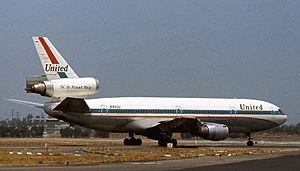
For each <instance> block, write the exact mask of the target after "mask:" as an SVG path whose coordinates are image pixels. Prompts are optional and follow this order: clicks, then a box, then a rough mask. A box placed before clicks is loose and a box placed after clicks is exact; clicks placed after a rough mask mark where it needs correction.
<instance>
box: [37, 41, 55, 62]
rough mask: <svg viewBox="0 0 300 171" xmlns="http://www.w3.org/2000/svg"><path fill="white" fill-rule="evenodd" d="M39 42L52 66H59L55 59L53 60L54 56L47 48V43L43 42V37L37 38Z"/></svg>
mask: <svg viewBox="0 0 300 171" xmlns="http://www.w3.org/2000/svg"><path fill="white" fill-rule="evenodd" d="M39 40H40V42H41V44H42V46H43V47H44V49H45V51H46V53H47V55H48V56H49V59H50V61H51V62H52V64H59V63H58V61H57V59H56V58H55V56H54V55H53V53H52V51H51V49H50V48H49V46H48V45H47V43H46V42H45V40H44V38H43V37H39Z"/></svg>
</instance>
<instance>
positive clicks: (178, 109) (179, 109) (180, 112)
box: [176, 106, 182, 117]
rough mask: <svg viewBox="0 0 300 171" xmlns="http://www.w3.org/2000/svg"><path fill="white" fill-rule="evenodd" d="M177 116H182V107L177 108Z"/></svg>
mask: <svg viewBox="0 0 300 171" xmlns="http://www.w3.org/2000/svg"><path fill="white" fill-rule="evenodd" d="M176 116H177V117H181V116H182V108H181V107H180V106H176Z"/></svg>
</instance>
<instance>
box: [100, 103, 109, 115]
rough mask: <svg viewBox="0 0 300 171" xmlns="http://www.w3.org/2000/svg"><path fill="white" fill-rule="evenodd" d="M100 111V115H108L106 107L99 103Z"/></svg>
mask: <svg viewBox="0 0 300 171" xmlns="http://www.w3.org/2000/svg"><path fill="white" fill-rule="evenodd" d="M100 112H101V115H102V116H107V115H108V109H107V106H105V105H101V108H100Z"/></svg>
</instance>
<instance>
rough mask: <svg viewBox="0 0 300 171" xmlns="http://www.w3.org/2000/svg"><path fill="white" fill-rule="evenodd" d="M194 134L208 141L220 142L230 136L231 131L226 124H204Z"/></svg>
mask: <svg viewBox="0 0 300 171" xmlns="http://www.w3.org/2000/svg"><path fill="white" fill-rule="evenodd" d="M193 134H195V135H198V136H200V137H202V138H204V139H207V140H212V141H219V140H224V139H226V138H227V137H228V136H229V129H228V127H227V126H226V125H224V124H216V123H204V124H201V125H199V126H198V127H197V129H196V130H195V131H194V133H193Z"/></svg>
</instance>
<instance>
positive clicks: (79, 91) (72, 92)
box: [26, 77, 99, 98]
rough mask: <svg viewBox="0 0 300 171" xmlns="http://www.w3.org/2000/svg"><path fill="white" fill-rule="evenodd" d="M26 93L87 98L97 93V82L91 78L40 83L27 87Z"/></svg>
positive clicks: (53, 96)
mask: <svg viewBox="0 0 300 171" xmlns="http://www.w3.org/2000/svg"><path fill="white" fill-rule="evenodd" d="M26 91H27V92H28V93H37V94H40V95H42V96H47V97H52V98H61V97H79V98H89V97H92V96H94V95H95V94H97V93H98V91H99V81H98V80H97V79H95V78H91V77H87V78H64V79H59V80H50V81H42V82H40V83H37V84H34V85H31V86H30V87H27V88H26Z"/></svg>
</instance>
